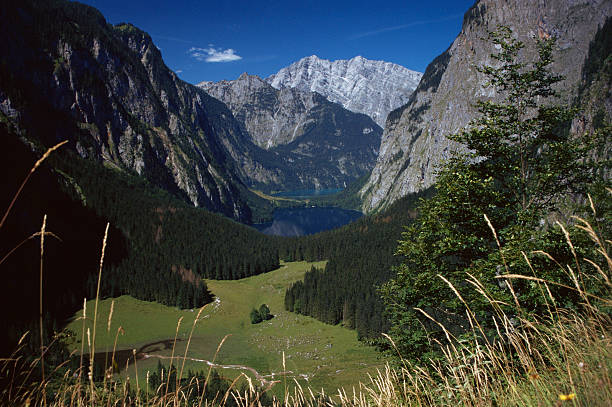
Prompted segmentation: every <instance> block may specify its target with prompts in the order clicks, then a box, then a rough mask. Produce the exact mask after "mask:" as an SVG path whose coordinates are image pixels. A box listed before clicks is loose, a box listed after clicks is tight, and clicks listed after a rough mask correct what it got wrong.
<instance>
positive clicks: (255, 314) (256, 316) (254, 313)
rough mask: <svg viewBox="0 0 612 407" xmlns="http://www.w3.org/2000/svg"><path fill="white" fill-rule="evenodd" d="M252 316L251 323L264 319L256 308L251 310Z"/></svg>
mask: <svg viewBox="0 0 612 407" xmlns="http://www.w3.org/2000/svg"><path fill="white" fill-rule="evenodd" d="M250 316H251V324H258V323H260V322H261V321H262V319H261V315H260V314H259V311H257V310H256V309H255V308H253V309H252V310H251V315H250Z"/></svg>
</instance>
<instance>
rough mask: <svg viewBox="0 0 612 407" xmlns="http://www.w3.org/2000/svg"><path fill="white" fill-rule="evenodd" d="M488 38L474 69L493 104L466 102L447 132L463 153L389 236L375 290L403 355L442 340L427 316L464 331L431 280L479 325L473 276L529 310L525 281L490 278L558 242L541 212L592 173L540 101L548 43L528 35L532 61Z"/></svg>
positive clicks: (556, 115) (551, 95) (487, 308)
mask: <svg viewBox="0 0 612 407" xmlns="http://www.w3.org/2000/svg"><path fill="white" fill-rule="evenodd" d="M490 40H491V41H492V43H493V45H494V46H495V48H496V49H498V50H499V52H498V53H494V54H492V55H491V57H492V59H493V61H495V62H494V63H495V65H494V66H485V67H483V68H481V69H480V72H482V73H484V74H485V75H486V76H487V77H488V79H489V84H490V86H493V87H494V88H495V91H496V93H497V94H498V95H499V96H500V98H499V99H498V100H499V101H494V100H481V101H478V102H476V107H477V109H478V112H479V113H480V116H479V117H478V118H477V119H475V120H474V121H473V122H472V123H471V126H470V127H469V128H468V129H466V130H465V131H463V132H460V133H459V134H456V135H452V136H449V138H450V139H452V140H455V141H458V142H461V143H463V144H464V145H465V146H466V147H467V149H468V152H467V153H456V154H455V155H454V156H453V157H452V158H451V159H450V160H449V161H448V162H447V163H446V164H445V165H444V167H443V168H442V169H441V170H440V171H439V173H438V178H437V183H436V189H437V191H438V192H437V194H436V195H435V197H434V198H432V199H431V200H429V201H425V202H424V203H423V204H422V205H421V207H420V217H419V219H418V221H417V222H416V223H415V224H413V225H412V226H411V227H409V228H408V229H407V231H406V232H405V233H404V234H403V238H402V240H401V241H400V242H399V247H398V253H399V254H402V255H403V256H405V262H404V263H403V264H402V265H401V266H399V267H398V268H397V269H396V271H397V276H396V277H395V278H393V279H392V280H390V281H389V282H388V283H387V284H385V285H384V286H383V288H382V289H381V294H382V297H383V299H384V302H385V307H386V314H387V316H388V318H389V319H390V321H391V324H392V327H391V331H390V332H391V335H392V337H394V339H395V341H396V344H398V345H399V347H400V351H401V352H402V354H403V355H404V356H406V357H411V358H415V359H418V358H423V359H425V358H428V357H431V356H436V355H435V354H433V353H432V352H434V351H432V347H431V344H432V343H433V342H432V340H435V341H439V342H440V343H444V341H445V334H444V333H443V332H442V330H441V329H440V328H439V325H438V324H437V323H436V322H433V321H432V320H431V318H433V319H435V320H436V321H437V322H439V323H441V324H443V325H444V326H445V327H446V328H447V329H448V330H449V331H450V332H451V333H453V334H455V335H460V334H461V333H462V332H465V330H466V329H469V326H470V325H469V323H470V322H469V321H468V319H467V318H466V314H465V306H464V304H463V303H462V301H461V300H460V299H459V298H458V296H457V295H456V294H455V292H454V290H453V289H451V287H450V286H449V284H448V283H447V282H446V281H444V280H443V279H442V278H441V277H444V279H446V280H447V281H448V282H450V283H451V284H452V285H453V287H454V289H456V290H457V291H458V292H460V293H461V295H462V297H463V300H465V301H466V302H467V303H468V304H470V308H471V309H472V311H473V312H474V313H475V315H476V316H477V318H478V319H479V321H481V323H483V324H485V325H486V323H487V321H488V322H491V321H492V318H494V315H493V311H492V308H491V305H490V304H489V302H488V301H487V300H486V298H485V297H484V296H482V295H481V294H479V293H478V292H477V291H476V290H475V289H474V287H473V286H472V284H470V281H471V282H472V283H474V282H475V281H474V280H478V281H479V282H480V284H482V285H483V287H484V289H485V290H486V292H488V293H489V295H490V296H493V297H494V298H496V299H499V300H502V301H504V303H512V302H513V301H520V302H521V306H523V307H524V308H525V309H526V310H528V311H531V312H538V311H539V310H540V307H541V301H542V297H541V296H540V295H539V294H537V295H534V292H533V290H532V289H530V287H529V286H528V285H521V284H520V283H517V282H513V283H510V282H507V283H506V282H502V281H500V280H499V279H496V278H495V277H496V275H497V274H500V273H503V272H504V270H505V267H506V266H507V265H509V264H510V265H512V266H513V267H514V268H513V271H515V272H516V271H518V270H517V268H516V267H522V266H521V265H522V264H524V262H523V261H522V257H521V256H522V254H521V252H525V253H530V252H531V251H532V250H535V249H541V248H543V246H546V245H548V246H550V247H556V248H557V249H558V247H561V246H562V245H560V244H559V245H557V244H556V242H560V241H561V236H560V234H559V233H558V232H556V231H555V230H554V229H553V228H547V227H543V224H545V219H546V216H547V215H548V213H550V212H551V211H554V210H555V209H557V208H558V205H559V203H560V201H561V199H562V197H564V196H565V195H566V194H568V193H571V192H575V191H576V188H578V187H584V186H585V185H586V184H587V181H589V180H590V176H591V174H592V171H591V168H590V167H589V164H588V162H587V161H586V160H585V158H586V156H587V153H588V151H589V150H590V148H591V142H590V140H588V139H587V138H586V137H580V138H572V135H571V134H570V132H569V122H570V120H571V118H572V117H573V115H574V113H575V112H574V110H572V109H570V108H568V107H565V106H562V105H560V104H545V103H549V102H551V101H554V99H555V98H556V96H557V94H556V92H555V86H554V85H555V84H557V83H558V82H559V81H561V80H562V78H561V77H560V76H558V75H555V74H553V73H552V72H551V71H550V64H551V63H552V52H553V48H554V39H545V40H541V41H538V43H537V50H538V58H537V60H536V61H535V62H533V63H532V64H526V63H522V62H519V59H518V55H519V53H520V52H521V50H522V49H523V48H524V44H523V43H522V42H520V41H518V40H516V39H514V38H513V36H512V33H511V31H510V30H509V29H508V28H506V27H501V28H500V29H499V30H497V31H495V32H493V33H491V34H490ZM483 215H486V216H487V217H488V219H489V220H490V222H491V226H492V227H494V228H495V229H496V230H497V237H495V236H494V235H493V233H492V231H491V229H490V226H489V225H488V224H487V222H486V221H485V219H484V218H483ZM497 239H499V241H500V242H501V244H502V245H503V257H501V254H500V253H502V252H500V251H499V250H498V247H497ZM547 270H549V272H550V275H549V276H547V277H551V278H554V279H558V278H563V276H559V275H554V274H555V272H554V271H552V270H557V269H556V268H553V267H548V269H547ZM511 284H513V285H511ZM563 294H565V296H566V298H565V299H566V300H569V301H571V300H572V299H571V298H568V297H567V296H570V297H571V293H563ZM574 299H575V300H576V302H577V301H578V299H577V298H574ZM424 314H427V316H425V315H424ZM488 328H490V329H489V330H488V332H486V335H487V336H488V335H494V334H495V330H494V326H493V325H491V326H489V327H488ZM486 329H487V326H485V330H486Z"/></svg>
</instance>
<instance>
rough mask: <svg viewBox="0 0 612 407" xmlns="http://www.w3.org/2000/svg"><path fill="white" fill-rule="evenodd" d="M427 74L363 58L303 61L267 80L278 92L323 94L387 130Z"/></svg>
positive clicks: (311, 57) (314, 57)
mask: <svg viewBox="0 0 612 407" xmlns="http://www.w3.org/2000/svg"><path fill="white" fill-rule="evenodd" d="M422 75H423V74H422V73H420V72H416V71H411V70H410V69H407V68H404V67H403V66H400V65H397V64H393V63H391V62H384V61H372V60H368V59H365V58H363V57H361V56H357V57H355V58H352V59H349V60H337V61H328V60H325V59H320V58H319V57H317V56H316V55H312V56H309V57H307V58H302V59H300V60H299V61H297V62H295V63H293V64H291V65H290V66H288V67H286V68H283V69H281V70H280V71H278V73H276V74H274V75H271V76H270V77H268V78H266V81H267V82H269V83H270V84H271V85H272V86H273V87H275V88H276V89H282V88H297V89H300V90H304V91H313V92H317V93H320V94H321V95H323V96H325V97H326V98H327V99H328V100H331V101H332V102H336V103H340V104H341V105H342V106H344V108H346V109H348V110H350V111H353V112H358V113H363V114H366V115H368V116H370V117H371V118H372V119H373V120H374V121H375V122H376V123H378V125H379V126H381V127H384V124H385V120H386V117H387V114H388V113H389V112H390V111H391V110H393V109H395V108H397V107H399V106H402V105H403V104H405V103H406V102H407V101H408V98H409V97H410V94H412V91H414V89H415V88H416V86H417V84H418V83H419V80H420V79H421V76H422Z"/></svg>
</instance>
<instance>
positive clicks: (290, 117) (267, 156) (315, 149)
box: [198, 73, 382, 190]
mask: <svg viewBox="0 0 612 407" xmlns="http://www.w3.org/2000/svg"><path fill="white" fill-rule="evenodd" d="M198 86H199V87H200V88H202V89H204V90H206V92H208V93H209V94H210V95H211V96H213V97H215V98H217V99H219V100H221V101H223V102H224V103H225V104H226V105H227V106H228V107H229V108H230V110H231V111H232V113H233V114H234V117H235V118H236V120H237V121H238V123H239V124H240V127H241V129H242V130H243V133H244V134H246V135H248V136H249V137H250V140H251V141H252V142H253V143H255V144H257V145H258V146H259V147H261V148H263V149H266V150H268V151H265V152H261V151H260V152H258V153H257V154H256V156H257V157H258V163H259V164H260V165H261V166H262V168H263V169H268V171H264V172H263V174H269V173H270V172H271V171H272V169H274V171H275V177H274V178H270V177H268V178H265V179H264V178H263V177H261V176H260V175H261V174H262V172H257V171H256V172H253V171H244V176H245V177H246V178H247V179H248V180H249V182H251V183H252V184H254V185H259V187H262V188H264V189H276V190H279V189H305V188H306V189H319V188H338V187H343V186H345V185H346V184H347V183H349V182H351V181H353V180H355V179H357V178H359V177H361V176H363V175H365V174H367V173H369V171H370V170H371V169H372V168H373V167H374V163H375V162H376V157H377V155H378V147H379V145H380V137H381V135H382V129H381V128H380V127H379V126H378V125H377V124H376V123H375V122H374V121H373V120H372V119H371V118H369V117H368V116H366V115H364V114H359V113H353V112H351V111H348V110H346V109H344V108H343V107H342V106H341V105H339V104H337V103H332V102H330V101H328V100H327V99H325V98H324V97H323V96H321V95H320V94H318V93H315V92H310V91H301V90H298V89H295V88H283V89H280V90H277V89H275V88H273V87H272V86H271V85H269V84H268V83H267V82H265V81H264V80H262V79H260V78H259V77H257V76H253V75H247V74H246V73H245V74H242V75H241V76H240V77H239V78H238V79H236V80H233V81H221V82H202V83H200V84H198ZM239 155H240V154H237V157H236V158H237V160H238V161H241V162H243V161H244V160H241V158H240V156H239ZM245 165H246V166H251V165H252V163H251V164H247V163H246V162H244V163H243V164H242V166H245ZM262 184H263V185H262Z"/></svg>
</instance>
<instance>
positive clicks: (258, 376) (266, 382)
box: [139, 353, 294, 387]
mask: <svg viewBox="0 0 612 407" xmlns="http://www.w3.org/2000/svg"><path fill="white" fill-rule="evenodd" d="M141 358H142V359H149V358H158V359H166V360H167V359H172V357H171V356H162V355H152V354H148V353H142V354H140V357H139V359H141ZM174 359H175V360H177V361H182V360H183V359H185V360H189V361H192V362H201V363H206V364H207V365H208V366H211V367H214V368H217V369H234V370H247V371H249V372H251V373H252V374H253V375H254V376H255V378H256V379H257V380H258V381H259V382H260V383H261V385H262V386H263V387H268V386H272V385H273V384H275V383H278V382H279V380H274V378H275V377H276V376H286V375H288V374H291V375H292V374H294V373H293V372H292V371H291V370H287V371H285V372H278V373H274V372H273V373H270V374H268V375H262V374H261V373H259V372H258V371H257V370H255V369H253V368H252V367H249V366H244V365H221V364H218V363H213V362H211V361H210V360H206V359H197V358H190V357H188V358H183V357H182V356H174ZM267 377H271V378H272V380H268V379H267Z"/></svg>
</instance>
